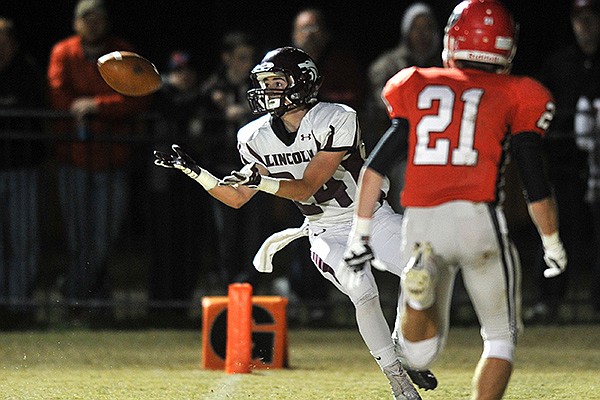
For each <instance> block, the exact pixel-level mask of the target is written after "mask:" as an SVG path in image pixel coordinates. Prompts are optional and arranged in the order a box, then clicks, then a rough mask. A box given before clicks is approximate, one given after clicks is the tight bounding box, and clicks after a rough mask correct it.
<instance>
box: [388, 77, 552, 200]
mask: <svg viewBox="0 0 600 400" xmlns="http://www.w3.org/2000/svg"><path fill="white" fill-rule="evenodd" d="M383 97H384V99H385V101H386V102H387V108H388V114H389V116H390V118H404V119H406V120H408V122H409V128H410V131H409V136H408V158H407V166H406V175H405V183H404V189H403V192H402V195H401V204H402V206H404V207H429V206H435V205H438V204H441V203H445V202H447V201H452V200H468V201H473V202H496V201H497V200H498V190H499V188H500V183H501V182H502V172H503V170H504V165H505V163H506V161H507V157H506V150H507V145H508V140H507V139H509V137H510V135H515V134H518V133H521V132H535V133H537V134H539V135H543V134H544V132H545V130H546V129H547V127H548V125H549V123H550V120H551V119H552V116H553V111H554V104H553V99H552V96H551V94H550V92H549V91H548V90H547V89H546V88H545V87H544V86H543V85H542V84H541V83H539V82H538V81H536V80H534V79H532V78H527V77H518V76H511V75H505V74H495V73H488V72H483V71H479V70H475V69H458V68H417V67H411V68H406V69H403V70H401V71H400V72H398V73H397V74H396V75H395V76H393V77H392V78H391V79H390V80H389V81H388V82H387V84H386V86H385V87H384V89H383Z"/></svg>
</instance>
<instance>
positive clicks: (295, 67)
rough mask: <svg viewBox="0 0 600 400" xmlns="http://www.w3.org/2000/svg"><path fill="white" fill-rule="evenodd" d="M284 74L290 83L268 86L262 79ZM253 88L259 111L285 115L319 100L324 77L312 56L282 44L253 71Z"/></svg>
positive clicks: (250, 99)
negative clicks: (280, 88)
mask: <svg viewBox="0 0 600 400" xmlns="http://www.w3.org/2000/svg"><path fill="white" fill-rule="evenodd" d="M274 74H277V75H284V76H285V79H286V80H287V83H288V86H287V87H286V88H285V89H283V90H279V89H266V88H264V86H263V85H262V84H261V81H262V80H263V79H264V78H266V77H267V76H269V75H274ZM250 77H251V78H252V83H253V85H254V88H253V89H250V90H248V93H247V97H248V102H249V103H250V107H251V108H252V111H253V112H254V113H255V114H260V113H263V112H269V113H271V114H274V115H278V116H281V115H283V114H284V113H286V112H287V111H289V110H291V109H294V108H297V107H300V106H302V105H304V104H313V103H316V102H317V93H318V91H319V87H321V81H322V78H321V76H320V75H319V70H318V69H317V66H316V64H315V62H314V61H313V59H312V58H310V56H309V55H308V54H306V53H305V52H304V51H302V50H300V49H297V48H295V47H281V48H278V49H275V50H271V51H269V52H268V53H267V54H266V55H265V57H264V58H263V59H262V61H261V62H260V63H259V64H258V65H257V66H256V67H254V68H253V69H252V71H251V72H250Z"/></svg>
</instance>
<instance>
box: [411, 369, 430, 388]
mask: <svg viewBox="0 0 600 400" xmlns="http://www.w3.org/2000/svg"><path fill="white" fill-rule="evenodd" d="M406 373H407V374H408V376H409V377H410V380H411V381H413V383H414V384H415V385H417V386H418V387H419V389H425V390H433V389H435V388H436V387H437V385H438V381H437V378H436V377H435V375H433V372H431V371H430V370H428V369H422V370H419V369H409V368H406Z"/></svg>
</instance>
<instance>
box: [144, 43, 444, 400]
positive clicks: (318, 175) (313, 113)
mask: <svg viewBox="0 0 600 400" xmlns="http://www.w3.org/2000/svg"><path fill="white" fill-rule="evenodd" d="M251 77H252V79H253V82H254V88H253V89H251V90H249V91H248V101H249V103H250V105H251V107H252V109H253V111H254V112H255V113H256V114H263V113H265V115H263V116H261V117H259V118H258V119H256V120H254V121H252V122H250V123H248V124H247V125H246V126H244V127H242V128H241V129H240V130H239V132H238V149H239V152H240V156H241V159H242V161H243V163H244V164H245V165H244V167H243V168H242V169H241V170H240V171H233V172H232V174H231V175H230V176H227V177H225V178H223V179H222V180H219V179H217V178H216V177H215V176H213V175H212V174H210V172H208V171H206V170H205V169H203V168H200V167H199V166H198V165H197V164H196V163H195V162H194V160H192V159H191V158H190V157H189V156H188V155H187V154H185V152H183V150H182V149H181V148H179V147H178V146H177V145H173V150H174V154H165V153H162V152H158V151H156V152H155V156H156V160H155V163H156V164H157V165H159V166H162V167H167V168H176V169H180V170H182V171H183V172H185V173H186V174H187V175H188V176H190V177H191V178H192V179H194V180H196V181H197V182H198V183H200V184H201V185H202V186H203V187H204V188H205V189H206V190H207V191H208V193H209V194H210V195H212V196H214V197H215V198H217V199H219V200H220V201H222V202H223V203H225V204H227V205H229V206H231V207H235V208H238V207H241V206H242V205H244V204H245V203H246V202H247V201H249V200H250V199H251V198H252V196H254V195H255V194H256V193H257V190H262V191H264V192H267V193H271V194H274V195H276V196H279V197H283V198H287V199H290V200H292V201H293V202H294V203H295V204H296V205H297V206H298V207H299V208H300V210H301V211H302V213H303V214H304V215H305V217H306V220H307V221H308V236H309V241H310V244H311V259H312V261H313V262H314V264H315V265H316V266H317V267H318V269H319V271H320V272H321V274H322V275H323V276H324V277H325V278H326V279H328V280H329V281H331V282H332V283H333V284H334V285H335V286H336V287H337V288H338V289H339V290H340V291H342V292H343V293H345V294H346V295H347V296H348V297H349V298H350V300H351V301H352V303H353V304H354V306H355V308H356V320H357V324H358V328H359V331H360V333H361V335H362V337H363V339H364V341H365V343H366V345H367V347H368V348H369V350H370V352H371V354H372V355H373V357H374V358H375V360H376V362H377V363H378V365H379V366H380V368H381V369H382V371H383V372H384V373H385V375H386V376H387V378H388V380H389V381H390V385H391V387H392V393H393V396H394V398H395V399H396V400H398V399H411V400H412V399H420V398H421V397H420V396H419V394H418V392H417V391H416V389H415V388H414V386H413V385H412V383H411V381H410V380H409V379H408V377H407V375H406V373H405V371H404V369H403V367H402V364H401V361H400V358H399V356H398V354H397V353H396V350H395V345H394V342H393V341H392V336H391V332H390V329H389V325H388V323H387V321H386V319H385V317H384V315H383V312H382V310H381V305H380V302H379V292H378V288H377V285H376V282H375V279H374V277H373V274H372V271H371V269H370V266H369V267H368V268H366V269H364V270H363V271H361V274H363V275H361V279H360V280H357V282H358V283H356V282H353V283H349V282H348V278H350V279H352V278H354V277H355V276H356V274H355V273H354V271H350V270H349V267H348V266H346V265H345V264H344V263H343V255H344V251H345V249H346V245H347V242H348V238H349V237H354V236H355V235H350V232H351V230H352V229H355V227H353V226H352V217H353V213H354V208H355V195H356V190H357V181H358V175H359V172H360V169H361V167H362V165H363V163H364V160H365V154H364V146H363V143H362V139H361V135H360V129H359V126H358V120H357V115H356V112H355V111H354V110H353V109H352V108H350V107H348V106H346V105H343V104H334V103H324V102H318V101H317V92H318V90H319V87H320V85H321V76H320V75H319V72H318V70H317V67H316V65H315V63H314V61H313V60H312V59H311V58H310V57H309V56H308V55H307V54H306V53H305V52H304V51H302V50H300V49H297V48H293V47H283V48H278V49H275V50H272V51H270V52H268V53H267V54H266V55H265V57H264V58H263V60H262V61H261V62H260V63H259V64H258V65H257V66H256V67H255V68H254V69H253V70H252V72H251ZM386 192H387V186H386V185H384V186H383V187H382V191H381V194H380V200H379V203H378V206H377V211H376V212H375V215H374V220H373V235H372V239H371V244H372V246H373V248H374V251H375V252H376V254H377V255H378V257H379V260H380V261H381V263H382V268H385V269H387V270H389V271H390V272H392V273H394V274H396V275H398V276H400V273H401V267H400V265H399V260H400V254H399V252H398V249H399V248H400V234H399V232H400V225H401V222H402V217H401V215H399V214H396V213H394V211H393V210H392V208H391V207H390V206H389V204H388V203H387V202H386V200H385V196H386ZM390 243H391V245H390ZM408 371H409V373H410V376H411V378H412V379H413V380H414V382H415V383H416V384H418V385H419V386H420V387H423V388H426V389H432V388H434V387H435V386H436V384H437V381H436V380H435V377H434V376H433V375H432V374H431V373H430V372H429V371H427V370H426V371H416V370H415V371H413V370H408Z"/></svg>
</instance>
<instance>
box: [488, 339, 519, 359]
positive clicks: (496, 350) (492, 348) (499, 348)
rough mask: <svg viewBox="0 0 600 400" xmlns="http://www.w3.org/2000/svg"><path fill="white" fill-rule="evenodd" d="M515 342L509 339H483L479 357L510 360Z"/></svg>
mask: <svg viewBox="0 0 600 400" xmlns="http://www.w3.org/2000/svg"><path fill="white" fill-rule="evenodd" d="M514 353H515V344H514V343H513V342H511V341H510V340H484V341H483V353H482V354H481V358H500V359H502V360H507V361H510V362H512V361H513V357H514Z"/></svg>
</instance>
